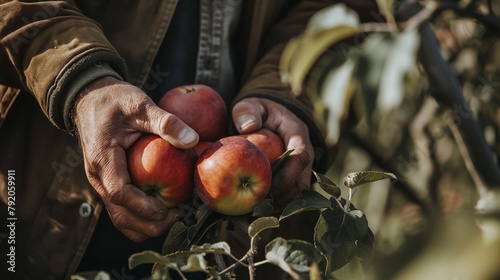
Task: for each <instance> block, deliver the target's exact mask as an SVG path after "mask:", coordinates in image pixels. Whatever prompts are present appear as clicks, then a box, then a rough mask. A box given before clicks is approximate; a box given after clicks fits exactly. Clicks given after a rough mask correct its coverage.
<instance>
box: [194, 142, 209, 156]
mask: <svg viewBox="0 0 500 280" xmlns="http://www.w3.org/2000/svg"><path fill="white" fill-rule="evenodd" d="M210 145H212V142H209V141H200V142H198V144H196V146H194V148H193V149H194V150H195V151H196V153H197V154H198V156H200V155H201V153H202V152H203V151H204V150H205V149H206V148H207V147H208V146H210Z"/></svg>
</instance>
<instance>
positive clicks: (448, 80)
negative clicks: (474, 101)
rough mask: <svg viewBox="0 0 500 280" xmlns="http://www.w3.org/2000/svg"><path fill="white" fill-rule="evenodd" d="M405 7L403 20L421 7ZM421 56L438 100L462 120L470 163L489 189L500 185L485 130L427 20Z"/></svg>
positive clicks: (422, 36)
mask: <svg viewBox="0 0 500 280" xmlns="http://www.w3.org/2000/svg"><path fill="white" fill-rule="evenodd" d="M402 6H405V8H404V9H403V10H402V12H401V13H399V15H400V16H401V17H402V19H403V20H405V19H409V18H411V17H412V16H413V15H415V14H417V13H418V12H419V11H420V10H421V7H420V6H419V5H418V3H407V1H403V4H402ZM419 31H420V38H421V42H420V50H419V58H420V61H421V63H422V66H423V68H424V70H425V72H426V73H427V75H428V77H429V81H430V84H431V90H432V93H433V95H434V97H435V98H436V100H437V101H438V102H439V103H440V104H441V105H443V106H444V107H445V108H447V109H451V110H453V111H452V112H453V118H454V120H455V121H457V122H459V123H460V124H459V125H458V126H459V128H460V131H461V132H462V133H461V135H462V138H463V141H464V146H465V147H466V148H467V151H468V155H469V157H470V162H471V163H472V164H473V165H474V167H475V170H477V173H478V175H479V176H480V177H481V178H482V180H484V182H485V185H486V187H488V188H490V187H491V188H500V169H499V168H498V165H497V163H496V162H495V160H494V158H493V156H492V153H491V150H490V148H489V147H488V144H487V143H486V141H485V139H484V136H483V133H482V131H481V129H480V127H479V125H478V123H477V122H476V121H475V119H474V117H473V115H472V112H471V110H470V108H469V105H468V104H467V102H466V101H465V98H464V96H463V93H462V88H461V85H460V83H459V81H458V79H457V77H456V76H455V74H454V73H453V71H452V70H451V68H450V65H448V63H446V61H445V60H444V59H443V56H442V55H441V52H440V48H439V45H438V44H437V40H436V36H435V35H434V33H433V31H432V29H431V27H430V26H429V24H428V23H425V22H424V23H423V24H422V25H421V28H420V29H419Z"/></svg>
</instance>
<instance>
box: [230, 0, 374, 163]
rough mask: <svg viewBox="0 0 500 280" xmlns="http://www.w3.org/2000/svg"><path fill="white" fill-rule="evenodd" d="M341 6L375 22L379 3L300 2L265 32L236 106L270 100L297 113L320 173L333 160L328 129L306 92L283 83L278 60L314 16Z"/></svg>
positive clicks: (363, 0)
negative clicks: (317, 118)
mask: <svg viewBox="0 0 500 280" xmlns="http://www.w3.org/2000/svg"><path fill="white" fill-rule="evenodd" d="M339 2H345V4H346V5H348V6H350V7H351V8H353V9H355V10H356V11H357V12H358V14H359V15H360V17H361V21H367V20H372V16H373V15H375V14H376V13H374V12H376V10H377V5H376V2H375V1H371V0H369V1H366V0H354V1H352V0H351V1H327V0H316V1H300V2H299V3H298V4H297V5H295V6H294V7H293V8H292V9H290V10H289V11H288V13H287V15H286V16H285V17H283V18H282V19H281V20H280V21H279V22H278V23H276V24H275V25H273V26H272V27H271V28H270V29H269V30H268V31H267V32H266V34H265V37H264V38H263V40H262V42H261V45H260V49H259V52H260V55H259V60H258V62H257V63H256V64H255V66H254V67H253V69H252V71H251V73H250V75H249V77H248V79H246V80H245V83H244V86H243V88H242V90H241V91H240V92H239V93H238V95H237V97H236V98H235V100H234V102H233V104H235V103H237V102H238V101H240V100H242V99H244V98H249V97H261V98H267V99H270V100H273V101H275V102H277V103H280V104H282V105H284V106H285V107H287V108H288V109H289V110H290V111H292V112H293V113H295V114H296V115H297V116H298V117H299V118H300V119H301V120H302V121H304V123H305V124H306V125H307V126H308V128H309V134H310V139H311V142H312V144H313V146H314V150H315V162H314V165H313V169H314V170H316V171H318V172H325V171H326V169H327V168H328V167H329V165H330V164H331V162H332V160H333V154H334V148H333V147H330V146H329V145H327V143H326V142H325V130H326V128H325V127H321V126H320V125H319V124H318V122H316V121H315V117H314V114H313V105H312V102H311V100H310V99H309V97H308V96H307V94H306V93H305V92H303V93H302V94H300V95H298V96H294V95H293V94H292V93H291V90H290V87H289V86H288V85H284V84H283V83H282V82H281V77H280V73H279V60H280V57H281V53H282V51H283V49H284V48H285V45H286V44H287V42H288V40H289V39H291V38H292V37H294V36H298V35H300V34H301V33H302V32H303V31H304V29H305V27H306V25H307V22H308V20H309V19H310V18H311V16H313V15H314V14H315V13H316V12H317V11H319V10H321V9H322V8H325V7H327V6H329V5H333V4H336V3H339Z"/></svg>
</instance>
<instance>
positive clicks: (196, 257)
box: [180, 254, 208, 272]
mask: <svg viewBox="0 0 500 280" xmlns="http://www.w3.org/2000/svg"><path fill="white" fill-rule="evenodd" d="M180 269H181V270H182V271H187V272H194V271H203V272H208V265H207V260H205V258H204V256H203V254H193V255H190V256H189V257H188V259H187V263H186V265H183V266H181V268H180Z"/></svg>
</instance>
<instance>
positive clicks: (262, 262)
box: [253, 260, 269, 267]
mask: <svg viewBox="0 0 500 280" xmlns="http://www.w3.org/2000/svg"><path fill="white" fill-rule="evenodd" d="M266 263H269V261H268V260H263V261H260V262H256V263H254V264H253V266H254V267H257V266H261V265H263V264H266Z"/></svg>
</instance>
